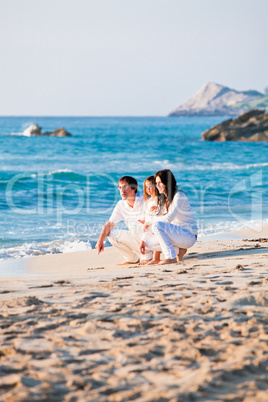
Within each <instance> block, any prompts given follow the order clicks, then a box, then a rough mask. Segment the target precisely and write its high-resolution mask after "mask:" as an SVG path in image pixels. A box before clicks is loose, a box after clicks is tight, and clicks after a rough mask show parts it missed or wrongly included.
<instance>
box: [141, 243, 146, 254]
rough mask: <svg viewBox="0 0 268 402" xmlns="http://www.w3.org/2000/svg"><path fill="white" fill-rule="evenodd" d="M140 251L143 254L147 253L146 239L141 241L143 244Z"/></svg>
mask: <svg viewBox="0 0 268 402" xmlns="http://www.w3.org/2000/svg"><path fill="white" fill-rule="evenodd" d="M140 253H141V254H145V241H143V240H142V241H141V244H140Z"/></svg>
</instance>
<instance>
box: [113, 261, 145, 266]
mask: <svg viewBox="0 0 268 402" xmlns="http://www.w3.org/2000/svg"><path fill="white" fill-rule="evenodd" d="M139 262H140V260H138V261H136V262H129V261H123V262H121V263H120V264H117V265H130V264H138V263H139Z"/></svg>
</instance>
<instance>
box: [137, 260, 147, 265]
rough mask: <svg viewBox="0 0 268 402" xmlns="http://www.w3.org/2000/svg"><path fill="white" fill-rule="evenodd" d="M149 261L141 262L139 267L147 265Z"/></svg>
mask: <svg viewBox="0 0 268 402" xmlns="http://www.w3.org/2000/svg"><path fill="white" fill-rule="evenodd" d="M149 261H150V260H141V262H140V263H139V265H147V264H148V262H149Z"/></svg>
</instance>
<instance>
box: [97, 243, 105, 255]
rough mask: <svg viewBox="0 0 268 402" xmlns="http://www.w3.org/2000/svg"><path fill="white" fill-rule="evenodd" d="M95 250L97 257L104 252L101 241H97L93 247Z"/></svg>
mask: <svg viewBox="0 0 268 402" xmlns="http://www.w3.org/2000/svg"><path fill="white" fill-rule="evenodd" d="M95 248H96V250H97V253H98V255H99V254H100V253H101V252H102V251H104V242H103V241H98V242H97V244H96V246H95Z"/></svg>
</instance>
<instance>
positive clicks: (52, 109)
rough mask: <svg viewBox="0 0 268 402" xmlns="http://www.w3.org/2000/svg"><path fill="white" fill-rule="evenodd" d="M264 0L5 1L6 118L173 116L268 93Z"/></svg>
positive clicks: (2, 76)
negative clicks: (212, 90)
mask: <svg viewBox="0 0 268 402" xmlns="http://www.w3.org/2000/svg"><path fill="white" fill-rule="evenodd" d="M267 19H268V1H267V0H0V57H1V63H0V115H88V116H113V115H115V116H116V115H117V116H126V115H128V116H139V115H140V116H142V115H143V116H144V115H147V116H149V115H162V116H163V115H166V114H167V113H169V112H170V111H171V110H172V109H174V108H175V107H176V106H177V105H179V104H180V103H182V102H184V101H185V100H187V99H188V98H189V97H191V96H192V95H193V94H194V93H196V92H197V91H198V90H199V89H200V88H201V87H202V86H203V85H204V84H205V83H206V82H209V81H214V82H217V83H220V84H223V85H227V86H229V87H231V88H235V89H238V90H247V89H257V90H259V91H263V88H264V87H265V86H267V85H268V52H267V48H268V24H267Z"/></svg>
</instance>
